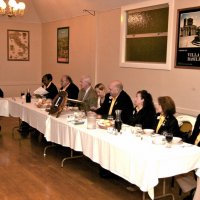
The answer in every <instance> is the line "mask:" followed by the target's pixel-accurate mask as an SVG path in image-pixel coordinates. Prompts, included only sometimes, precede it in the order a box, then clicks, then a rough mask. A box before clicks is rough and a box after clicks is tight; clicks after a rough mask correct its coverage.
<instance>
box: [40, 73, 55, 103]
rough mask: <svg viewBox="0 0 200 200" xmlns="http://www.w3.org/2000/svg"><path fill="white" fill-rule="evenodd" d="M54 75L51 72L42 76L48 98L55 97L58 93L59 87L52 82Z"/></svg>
mask: <svg viewBox="0 0 200 200" xmlns="http://www.w3.org/2000/svg"><path fill="white" fill-rule="evenodd" d="M52 80H53V77H52V75H51V74H45V75H44V76H43V77H42V83H43V84H44V85H43V87H44V88H45V89H46V91H47V92H48V94H46V95H44V96H45V97H46V98H47V99H52V100H53V99H54V98H55V96H56V95H57V94H58V89H57V87H56V86H55V85H54V84H53V82H52Z"/></svg>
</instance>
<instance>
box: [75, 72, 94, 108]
mask: <svg viewBox="0 0 200 200" xmlns="http://www.w3.org/2000/svg"><path fill="white" fill-rule="evenodd" d="M78 100H80V101H83V104H81V105H80V109H83V110H85V111H89V110H90V108H91V107H96V106H97V94H96V92H95V90H94V89H93V87H92V81H91V78H90V76H85V75H84V76H82V77H81V80H80V90H79V94H78Z"/></svg>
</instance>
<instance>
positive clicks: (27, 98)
mask: <svg viewBox="0 0 200 200" xmlns="http://www.w3.org/2000/svg"><path fill="white" fill-rule="evenodd" d="M26 103H31V94H30V90H29V89H28V90H27V93H26Z"/></svg>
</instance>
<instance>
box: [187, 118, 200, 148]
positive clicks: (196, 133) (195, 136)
mask: <svg viewBox="0 0 200 200" xmlns="http://www.w3.org/2000/svg"><path fill="white" fill-rule="evenodd" d="M199 137H200V115H198V116H197V119H196V122H195V125H194V129H193V131H192V135H191V136H190V137H189V139H188V142H189V143H191V144H196V145H198V146H200V138H199Z"/></svg>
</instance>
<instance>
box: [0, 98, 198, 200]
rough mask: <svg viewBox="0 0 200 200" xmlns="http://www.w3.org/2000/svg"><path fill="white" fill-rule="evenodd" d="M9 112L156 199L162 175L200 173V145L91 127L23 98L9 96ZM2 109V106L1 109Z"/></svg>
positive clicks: (51, 139)
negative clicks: (164, 142) (164, 141)
mask: <svg viewBox="0 0 200 200" xmlns="http://www.w3.org/2000/svg"><path fill="white" fill-rule="evenodd" d="M7 102H8V104H7V111H8V113H9V114H10V115H11V116H13V117H20V119H21V120H23V121H25V122H27V123H29V124H30V125H31V126H32V127H34V128H36V129H38V130H39V131H40V132H41V133H43V134H44V136H45V137H46V139H47V141H51V142H53V143H56V144H60V145H62V146H65V147H70V148H71V149H73V150H76V151H81V152H83V154H84V155H85V156H87V157H89V158H90V159H91V160H92V161H94V162H96V163H99V164H100V165H101V166H102V167H103V168H105V169H108V170H110V171H111V172H113V173H114V174H116V175H118V176H120V177H122V178H124V179H125V180H127V181H129V182H130V183H132V184H135V185H137V186H138V187H139V188H140V189H141V190H142V191H143V192H148V194H149V196H150V197H151V198H152V199H154V187H155V186H156V185H157V184H158V182H159V179H160V178H166V177H172V176H175V175H178V174H183V173H186V172H189V171H191V170H195V169H196V170H197V175H198V174H200V148H199V147H197V146H194V145H173V146H172V147H171V148H166V146H165V145H156V144H152V142H151V140H150V138H149V137H146V139H145V138H144V139H142V138H140V137H136V136H135V135H134V134H131V132H130V129H129V128H127V127H126V128H125V129H124V130H123V131H122V134H118V135H114V134H110V133H108V132H107V131H106V130H104V129H99V128H96V129H87V126H86V123H84V124H82V125H74V124H73V123H72V122H69V121H68V120H67V115H66V114H65V112H63V113H62V114H61V115H60V117H59V118H55V117H54V116H50V115H48V113H47V112H46V111H44V110H42V109H39V108H37V107H36V106H35V104H34V102H32V103H31V104H30V103H29V104H28V103H24V102H23V100H22V99H20V98H13V99H11V98H8V99H7ZM0 110H1V109H0Z"/></svg>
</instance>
